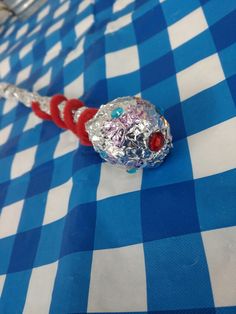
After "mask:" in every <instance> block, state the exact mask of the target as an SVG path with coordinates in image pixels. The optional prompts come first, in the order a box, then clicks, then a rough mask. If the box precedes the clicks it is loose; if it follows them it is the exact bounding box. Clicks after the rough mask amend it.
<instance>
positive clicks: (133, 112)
mask: <svg viewBox="0 0 236 314" xmlns="http://www.w3.org/2000/svg"><path fill="white" fill-rule="evenodd" d="M86 131H87V132H88V134H89V139H90V141H91V142H92V144H93V147H94V149H95V150H96V151H97V152H98V153H99V154H100V156H101V157H102V158H103V159H105V160H106V161H107V162H109V163H111V164H117V165H122V166H124V167H125V168H126V169H127V171H128V172H134V171H136V169H139V168H145V167H150V168H152V167H156V166H158V165H160V164H161V163H162V162H163V160H164V159H165V157H166V156H167V154H168V153H169V151H170V149H171V148H172V136H171V133H170V126H169V123H168V122H167V121H166V119H165V118H164V117H163V116H162V115H161V114H160V113H159V111H158V110H157V109H156V108H155V106H154V105H153V104H151V103H150V102H148V101H146V100H143V99H141V98H139V97H131V96H127V97H121V98H117V99H115V100H113V101H111V102H109V103H107V104H106V105H102V106H101V107H100V109H99V110H98V112H97V113H96V115H95V116H94V117H93V118H92V119H91V120H89V121H88V122H87V123H86ZM155 132H161V133H162V134H163V136H164V145H163V146H162V148H161V149H160V150H159V151H152V150H151V149H150V147H149V139H150V136H151V134H153V133H155Z"/></svg>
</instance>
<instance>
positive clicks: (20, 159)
mask: <svg viewBox="0 0 236 314" xmlns="http://www.w3.org/2000/svg"><path fill="white" fill-rule="evenodd" d="M37 147H38V146H37V145H35V146H33V147H30V148H27V149H25V150H22V151H20V152H17V153H16V154H15V155H14V159H13V161H12V166H11V179H14V178H16V177H19V176H21V175H23V174H25V173H26V172H28V171H30V170H31V169H32V167H33V164H34V160H35V154H36V150H37Z"/></svg>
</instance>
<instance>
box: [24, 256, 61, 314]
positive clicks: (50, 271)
mask: <svg viewBox="0 0 236 314" xmlns="http://www.w3.org/2000/svg"><path fill="white" fill-rule="evenodd" d="M57 267H58V261H56V262H54V263H51V264H47V265H44V266H40V267H36V268H33V269H32V273H31V277H30V282H29V287H28V291H27V296H26V300H25V306H24V310H23V313H24V314H32V313H49V309H50V305H51V299H52V293H53V287H54V282H55V277H56V273H57Z"/></svg>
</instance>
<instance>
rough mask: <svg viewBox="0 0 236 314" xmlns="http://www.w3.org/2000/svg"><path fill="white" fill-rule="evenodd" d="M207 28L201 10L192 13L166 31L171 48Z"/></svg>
mask: <svg viewBox="0 0 236 314" xmlns="http://www.w3.org/2000/svg"><path fill="white" fill-rule="evenodd" d="M207 28H208V25H207V21H206V18H205V15H204V13H203V10H202V8H201V7H200V8H198V9H196V10H195V11H192V12H191V13H189V14H188V15H186V16H185V17H183V18H182V19H181V20H178V21H177V22H176V23H174V24H172V25H170V26H169V27H168V28H167V29H168V33H169V37H170V44H171V48H172V49H175V48H177V47H179V46H180V45H182V44H184V43H185V42H187V41H188V40H190V39H191V38H193V37H195V36H197V35H198V34H200V33H201V32H203V31H204V30H205V29H207Z"/></svg>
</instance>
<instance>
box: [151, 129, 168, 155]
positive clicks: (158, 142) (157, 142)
mask: <svg viewBox="0 0 236 314" xmlns="http://www.w3.org/2000/svg"><path fill="white" fill-rule="evenodd" d="M164 143H165V140H164V136H163V134H162V133H161V132H155V133H152V134H151V135H150V138H149V148H150V150H152V151H154V152H158V151H159V150H160V149H161V148H162V147H163V145H164Z"/></svg>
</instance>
